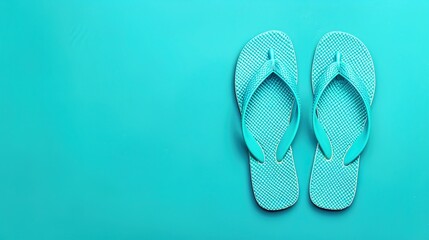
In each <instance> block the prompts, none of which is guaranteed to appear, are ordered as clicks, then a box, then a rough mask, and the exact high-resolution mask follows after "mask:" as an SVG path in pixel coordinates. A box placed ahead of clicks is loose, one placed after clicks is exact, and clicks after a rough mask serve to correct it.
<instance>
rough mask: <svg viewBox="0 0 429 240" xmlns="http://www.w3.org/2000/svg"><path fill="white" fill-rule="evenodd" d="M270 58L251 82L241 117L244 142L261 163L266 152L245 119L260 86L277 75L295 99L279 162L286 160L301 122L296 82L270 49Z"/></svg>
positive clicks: (246, 92)
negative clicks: (271, 76) (285, 157)
mask: <svg viewBox="0 0 429 240" xmlns="http://www.w3.org/2000/svg"><path fill="white" fill-rule="evenodd" d="M269 57H270V59H268V60H267V61H266V62H265V63H264V64H263V65H262V66H261V68H260V69H259V70H258V71H257V72H256V74H255V76H254V77H253V78H252V80H250V82H249V84H248V85H247V87H246V90H245V93H244V98H243V105H242V106H243V107H242V115H241V128H242V131H243V137H244V141H245V142H246V145H247V148H248V149H249V151H250V153H251V154H252V155H253V157H254V158H256V159H257V160H258V161H259V162H264V152H263V150H262V147H261V146H260V145H259V144H258V142H257V141H256V139H255V138H254V137H253V135H252V134H251V133H250V131H249V130H248V129H247V126H246V123H245V119H246V117H245V116H246V112H247V107H248V104H249V102H250V99H251V98H252V96H253V95H254V93H255V92H256V90H257V89H258V87H259V86H261V84H262V83H263V82H264V81H265V80H266V79H267V78H268V77H269V76H270V75H271V74H273V73H274V74H276V75H277V76H278V77H279V78H280V79H282V80H283V81H284V82H285V83H286V85H287V86H288V87H289V88H290V90H291V92H292V94H293V96H294V98H295V103H294V110H293V111H292V112H293V114H292V116H291V120H290V123H289V127H288V128H287V130H286V132H285V133H284V135H283V137H282V139H281V140H280V143H279V145H278V146H277V153H276V158H277V160H278V161H280V160H281V159H283V158H284V156H285V155H286V153H287V151H288V150H289V147H290V145H291V144H292V141H293V139H294V138H295V135H296V132H297V130H298V126H299V121H300V117H301V114H300V103H299V98H298V86H297V83H296V81H294V80H293V78H292V77H291V75H290V74H289V72H288V70H287V68H286V67H285V66H284V64H283V63H282V62H281V61H280V60H278V59H276V58H275V56H274V50H273V49H270V51H269Z"/></svg>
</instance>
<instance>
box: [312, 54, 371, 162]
mask: <svg viewBox="0 0 429 240" xmlns="http://www.w3.org/2000/svg"><path fill="white" fill-rule="evenodd" d="M338 75H340V76H342V77H343V78H344V79H345V80H346V81H348V82H349V83H351V85H352V86H353V87H354V88H355V89H356V90H357V92H358V93H359V96H360V98H361V99H362V101H363V103H364V105H365V110H366V113H367V122H366V125H365V128H364V131H363V132H362V133H361V134H360V136H359V137H358V138H357V139H356V141H355V142H354V143H353V144H352V146H351V147H350V148H349V150H348V152H347V153H346V156H345V159H344V164H345V165H347V164H349V163H351V162H352V161H353V160H355V159H356V158H357V157H358V156H359V155H360V154H361V152H362V151H363V149H364V148H365V145H366V144H367V142H368V138H369V132H370V130H371V109H370V107H371V106H370V98H369V95H368V90H367V89H366V87H365V85H364V84H363V82H362V80H361V79H359V78H358V76H357V75H356V74H355V73H354V71H353V69H352V68H351V67H350V66H349V65H348V64H347V63H345V62H343V61H342V60H341V53H339V52H338V53H337V55H336V60H335V61H334V62H333V63H331V64H330V65H329V66H328V67H327V69H326V71H325V72H324V74H323V75H322V76H321V78H320V80H319V81H318V83H317V84H316V86H315V89H314V94H315V95H314V105H313V128H314V133H315V135H316V138H317V141H318V142H319V146H320V148H321V150H322V152H323V154H324V155H325V157H326V158H327V159H330V158H331V157H332V147H331V143H330V141H329V138H328V135H327V133H326V131H325V130H324V128H323V126H322V125H321V123H320V122H319V119H318V118H317V104H318V103H319V100H320V97H321V96H322V94H323V92H324V91H325V89H326V87H327V86H328V85H329V83H331V82H332V80H333V79H335V77H336V76H338Z"/></svg>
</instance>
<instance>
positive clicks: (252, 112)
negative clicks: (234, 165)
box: [235, 31, 300, 210]
mask: <svg viewBox="0 0 429 240" xmlns="http://www.w3.org/2000/svg"><path fill="white" fill-rule="evenodd" d="M297 81H298V70H297V64H296V58H295V51H294V48H293V45H292V41H291V40H290V38H289V37H288V36H287V35H286V34H285V33H283V32H280V31H269V32H265V33H262V34H260V35H258V36H256V37H254V38H253V39H252V40H250V41H249V42H248V43H247V44H246V46H244V48H243V50H242V51H241V53H240V56H239V58H238V61H237V66H236V70H235V93H236V97H237V103H238V106H239V109H240V112H241V125H242V132H243V137H244V141H245V143H246V146H247V148H248V150H249V158H250V170H251V179H252V187H253V193H254V196H255V199H256V201H257V203H258V204H259V206H261V207H262V208H264V209H266V210H281V209H285V208H288V207H290V206H292V205H293V204H295V202H296V201H297V200H298V195H299V189H298V178H297V174H296V170H295V163H294V159H293V154H292V147H291V143H292V141H293V139H294V137H295V134H296V132H297V129H298V126H299V120H300V105H299V98H298V89H297Z"/></svg>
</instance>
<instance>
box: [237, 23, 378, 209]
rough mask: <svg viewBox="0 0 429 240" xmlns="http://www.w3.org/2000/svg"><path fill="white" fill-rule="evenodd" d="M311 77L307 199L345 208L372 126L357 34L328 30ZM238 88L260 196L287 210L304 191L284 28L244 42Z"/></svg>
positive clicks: (371, 77)
mask: <svg viewBox="0 0 429 240" xmlns="http://www.w3.org/2000/svg"><path fill="white" fill-rule="evenodd" d="M311 81H312V88H313V96H314V98H313V110H312V115H313V116H312V123H313V129H314V133H315V136H316V139H317V141H318V145H317V146H316V153H315V155H314V160H313V168H312V172H311V180H310V198H311V201H312V202H313V203H314V204H315V205H316V206H318V207H320V208H324V209H330V210H341V209H344V208H346V207H348V206H350V205H351V204H352V202H353V199H354V197H355V194H356V187H357V179H358V170H359V160H360V154H361V152H362V151H363V149H364V147H365V145H366V143H367V141H368V136H369V132H370V129H371V113H370V107H371V103H372V100H373V97H374V92H375V71H374V64H373V61H372V58H371V55H370V53H369V51H368V49H367V48H366V47H365V45H364V44H363V43H362V42H361V41H360V40H359V39H358V38H356V37H354V36H352V35H350V34H348V33H344V32H330V33H327V34H326V35H324V36H323V37H322V39H321V40H320V41H319V43H318V45H317V47H316V51H315V53H314V58H313V67H312V74H311ZM235 92H236V97H237V102H238V106H239V109H240V112H241V126H242V131H243V138H244V141H245V143H246V146H247V148H248V150H249V158H250V170H251V179H252V187H253V193H254V196H255V198H256V201H257V203H258V204H259V205H260V206H261V207H262V208H264V209H267V210H281V209H285V208H288V207H290V206H292V205H294V204H295V202H296V201H297V200H298V195H299V187H298V177H297V173H296V169H295V163H294V157H293V152H292V147H291V144H292V142H293V140H294V138H295V135H296V133H297V130H298V126H299V122H300V116H301V110H300V108H301V107H300V99H299V93H298V70H297V63H296V57H295V50H294V47H293V44H292V41H291V40H290V38H289V37H288V36H287V35H286V34H285V33H283V32H280V31H269V32H265V33H262V34H260V35H258V36H256V37H254V38H253V39H252V40H250V41H249V42H248V43H247V44H246V46H245V47H244V48H243V50H242V51H241V53H240V56H239V58H238V62H237V66H236V71H235Z"/></svg>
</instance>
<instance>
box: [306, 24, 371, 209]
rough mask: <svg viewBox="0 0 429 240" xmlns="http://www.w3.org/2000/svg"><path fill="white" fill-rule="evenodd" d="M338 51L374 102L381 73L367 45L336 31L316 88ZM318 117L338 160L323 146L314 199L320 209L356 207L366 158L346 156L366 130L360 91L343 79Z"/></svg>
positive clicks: (319, 62)
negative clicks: (377, 72)
mask: <svg viewBox="0 0 429 240" xmlns="http://www.w3.org/2000/svg"><path fill="white" fill-rule="evenodd" d="M337 52H341V55H342V59H343V61H344V62H346V63H348V64H349V65H350V66H351V67H352V68H353V71H354V72H355V73H356V75H357V76H358V77H359V78H360V80H362V81H363V82H364V84H365V87H366V88H367V90H368V95H369V97H370V100H371V103H372V100H373V98H374V93H375V71H374V64H373V61H372V58H371V55H370V53H369V51H368V49H367V48H366V46H365V45H364V44H363V43H362V42H361V41H360V40H359V39H358V38H356V37H354V36H352V35H350V34H348V33H344V32H330V33H327V34H326V35H324V36H323V37H322V39H321V40H320V41H319V43H318V45H317V47H316V51H315V54H314V59H313V67H312V87H313V90H314V88H315V86H316V84H317V82H318V81H319V79H320V77H321V76H322V74H323V72H324V70H325V69H326V67H327V66H328V65H329V64H330V63H332V62H333V59H334V57H335V55H336V53H337ZM317 113H318V119H319V121H320V122H321V124H322V126H323V127H324V129H325V130H326V132H327V135H328V137H329V139H330V142H331V147H332V151H333V153H332V157H331V159H326V158H325V156H324V155H323V153H322V152H321V149H320V148H319V145H318V146H317V147H316V153H315V155H314V160H313V169H312V172H311V179H310V198H311V201H312V202H313V203H314V204H315V205H316V206H318V207H320V208H324V209H329V210H341V209H344V208H346V207H348V206H350V205H351V204H352V202H353V199H354V197H355V194H356V188H357V180H358V171H359V161H360V157H358V158H357V159H356V160H354V161H353V162H351V163H350V164H348V165H344V157H345V154H346V152H347V151H348V149H349V148H350V146H351V145H352V143H353V142H354V141H355V140H356V139H357V137H358V136H359V135H360V134H361V132H362V131H363V128H364V125H365V124H366V118H367V114H366V111H365V106H364V104H363V102H362V100H361V99H360V97H359V95H358V92H357V91H356V90H355V89H354V88H353V87H352V85H351V84H350V83H349V82H348V81H343V79H341V77H337V78H336V79H334V80H333V81H332V82H331V83H330V84H329V85H328V86H327V88H326V90H325V91H324V93H323V94H322V96H321V98H320V101H319V104H318V106H317Z"/></svg>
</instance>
